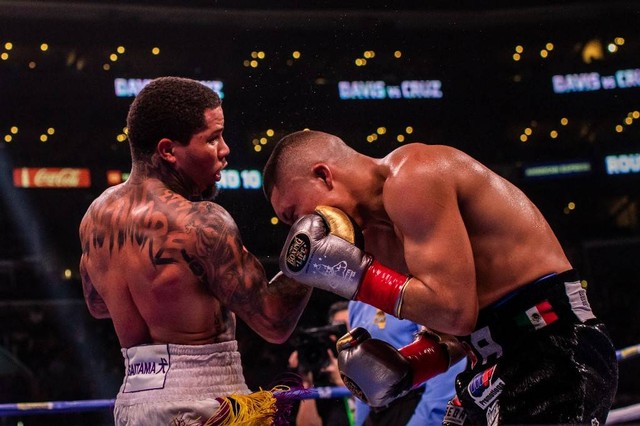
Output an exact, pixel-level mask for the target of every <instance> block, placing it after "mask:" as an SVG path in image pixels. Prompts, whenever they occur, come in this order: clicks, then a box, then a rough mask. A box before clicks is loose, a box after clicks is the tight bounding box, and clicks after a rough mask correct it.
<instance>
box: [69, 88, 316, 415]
mask: <svg viewBox="0 0 640 426" xmlns="http://www.w3.org/2000/svg"><path fill="white" fill-rule="evenodd" d="M127 126H128V136H129V143H130V148H131V156H132V169H131V175H130V177H129V179H128V180H127V181H126V182H124V183H122V184H120V185H118V186H115V187H111V188H109V189H107V190H106V191H105V192H104V193H103V194H102V195H100V196H99V197H98V198H97V199H96V200H95V201H94V202H93V203H92V204H91V206H90V207H89V209H88V211H87V213H86V214H85V216H84V218H83V220H82V223H81V225H80V240H81V244H82V258H81V261H80V272H81V275H82V284H83V290H84V295H85V299H86V302H87V306H88V308H89V311H90V312H91V314H92V315H93V316H94V317H96V318H110V319H111V320H112V321H113V325H114V327H115V331H116V334H117V336H118V339H119V341H120V344H121V346H122V354H123V356H124V362H125V378H124V381H123V384H122V386H121V388H120V392H119V393H118V396H117V399H116V405H115V410H114V415H115V421H116V425H147V424H148V425H161V424H164V425H169V424H171V423H172V422H177V421H178V420H179V421H180V422H181V423H180V424H189V425H192V424H199V423H200V422H201V423H204V422H206V420H207V419H208V418H210V417H211V416H213V415H214V414H215V412H216V410H217V408H218V406H219V404H218V402H216V398H217V397H223V396H227V395H230V394H233V393H236V394H246V393H249V390H248V388H247V386H246V384H245V380H244V376H243V372H242V367H241V363H240V354H239V353H238V351H237V342H236V340H235V321H236V315H237V316H238V317H239V318H241V319H242V320H243V321H245V322H246V323H247V324H248V325H249V326H250V327H251V328H252V329H253V330H254V331H255V332H256V333H258V334H259V335H260V336H262V337H263V338H264V339H266V340H267V341H269V342H275V343H281V342H284V341H285V340H286V339H287V338H288V337H289V335H290V334H291V332H292V331H293V330H294V328H295V326H296V324H297V322H298V319H299V317H300V315H301V313H302V311H303V309H304V307H305V306H306V303H307V301H308V300H309V296H310V294H311V289H310V288H309V287H307V286H301V285H299V284H297V283H296V282H295V281H293V280H291V279H289V278H286V277H285V276H283V275H282V274H278V275H276V277H275V278H274V279H273V280H271V282H269V281H268V280H267V277H266V276H265V271H264V269H263V267H262V265H261V264H260V263H259V262H258V260H257V259H256V257H255V256H253V255H252V254H251V253H249V252H248V251H247V250H246V249H245V247H244V246H243V243H242V240H241V238H240V233H239V230H238V227H237V225H236V223H235V222H234V220H233V218H232V217H231V216H230V215H229V213H228V212H227V211H226V210H225V209H224V208H222V207H221V206H220V205H218V204H216V203H214V202H213V201H212V200H213V197H214V195H215V189H216V182H217V181H219V180H220V173H221V171H222V169H224V168H225V167H226V165H227V156H228V154H229V151H230V149H229V146H228V145H227V144H226V142H225V140H224V138H223V131H224V114H223V110H222V106H221V101H220V98H219V97H218V95H217V94H216V93H215V92H213V91H212V90H210V89H209V88H207V87H205V86H204V85H202V84H201V83H199V82H197V81H194V80H189V79H184V78H177V77H163V78H158V79H156V80H153V81H152V82H150V83H149V84H148V85H147V86H146V87H145V88H144V89H143V90H142V91H141V92H140V93H139V95H138V96H137V97H136V99H135V100H134V101H133V103H132V105H131V107H130V110H129V114H128V117H127Z"/></svg>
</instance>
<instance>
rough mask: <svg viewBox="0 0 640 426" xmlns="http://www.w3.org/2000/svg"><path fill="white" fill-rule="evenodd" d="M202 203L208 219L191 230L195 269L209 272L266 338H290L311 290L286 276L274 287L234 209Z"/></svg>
mask: <svg viewBox="0 0 640 426" xmlns="http://www.w3.org/2000/svg"><path fill="white" fill-rule="evenodd" d="M197 204H198V207H197V208H198V209H199V210H200V212H199V213H200V214H201V217H205V218H206V219H205V220H203V221H202V222H201V224H200V225H198V224H196V223H194V224H193V228H192V229H191V232H195V233H196V235H192V237H196V238H197V240H196V253H194V255H190V254H189V258H190V260H188V262H189V264H190V268H191V271H192V272H193V273H195V274H204V276H203V275H201V279H203V280H204V281H205V282H206V284H207V285H208V287H209V289H210V290H211V291H212V292H213V293H214V294H215V295H216V297H217V298H218V299H219V300H220V301H221V302H222V303H223V304H224V305H225V306H226V307H227V308H228V309H230V310H231V311H233V312H235V314H236V315H237V316H238V317H240V318H241V319H242V320H243V321H244V322H246V323H247V324H248V325H249V326H250V327H251V328H252V329H253V330H254V331H255V332H256V333H258V334H259V335H261V336H262V337H263V338H264V339H265V340H267V341H270V342H273V343H282V342H284V341H285V340H286V339H287V338H288V337H289V336H290V335H291V333H292V332H293V330H294V329H295V326H296V324H297V323H298V320H299V318H300V315H301V314H302V311H303V310H304V308H305V306H306V304H307V302H308V300H309V297H310V295H311V288H310V287H307V286H302V285H300V284H298V283H296V282H295V281H293V280H290V279H288V278H286V277H284V276H280V275H279V276H278V277H277V278H276V279H275V280H274V282H273V283H272V284H271V285H269V283H268V280H267V278H266V275H265V271H264V268H263V267H262V265H261V264H260V262H259V261H258V259H257V258H256V257H255V256H254V255H252V254H251V253H249V251H248V250H247V249H246V248H245V247H244V246H243V244H242V241H241V238H240V233H239V230H238V227H237V225H236V223H235V221H234V220H233V219H232V218H231V216H230V215H229V213H228V212H227V211H226V210H224V209H223V208H222V207H220V206H218V205H217V204H214V203H197ZM202 213H204V214H203V215H202ZM185 260H187V257H185Z"/></svg>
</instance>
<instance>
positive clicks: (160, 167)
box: [129, 155, 215, 201]
mask: <svg viewBox="0 0 640 426" xmlns="http://www.w3.org/2000/svg"><path fill="white" fill-rule="evenodd" d="M148 178H156V179H158V180H160V181H161V182H162V183H163V184H164V185H165V186H166V187H167V188H169V189H170V190H171V191H173V192H175V193H177V194H180V195H182V196H183V197H185V198H186V199H188V200H191V201H203V200H213V198H214V197H215V191H214V187H211V188H208V189H207V190H205V191H204V192H199V191H198V189H197V188H196V185H195V184H194V183H193V182H192V181H191V180H190V179H188V178H186V177H185V176H183V175H181V174H180V173H178V172H177V171H176V170H175V169H174V168H173V167H171V166H170V165H169V164H168V163H166V162H165V161H163V160H162V159H160V158H159V157H158V156H157V155H153V156H152V157H151V159H150V160H149V161H145V160H136V161H134V162H133V167H132V171H131V176H130V178H129V179H131V182H132V183H142V182H143V181H144V180H146V179H148Z"/></svg>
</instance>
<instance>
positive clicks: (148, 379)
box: [123, 345, 171, 393]
mask: <svg viewBox="0 0 640 426" xmlns="http://www.w3.org/2000/svg"><path fill="white" fill-rule="evenodd" d="M124 367H125V382H124V389H123V392H124V393H130V392H141V391H147V390H152V389H162V388H164V383H165V380H166V378H167V373H168V372H169V368H170V367H171V358H170V357H169V346H168V345H146V346H136V347H133V348H129V349H127V353H126V356H125V360H124Z"/></svg>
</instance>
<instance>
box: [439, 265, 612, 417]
mask: <svg viewBox="0 0 640 426" xmlns="http://www.w3.org/2000/svg"><path fill="white" fill-rule="evenodd" d="M460 340H462V341H463V342H464V344H465V345H466V346H467V347H468V348H469V349H470V352H472V354H473V355H470V358H472V359H471V361H472V362H470V363H469V367H468V368H467V370H465V371H464V372H463V373H461V374H459V375H458V376H457V378H456V394H457V395H456V397H455V398H454V399H453V400H452V401H450V402H449V405H448V407H447V412H446V415H445V418H444V421H443V424H445V425H463V424H464V425H468V424H488V425H499V424H561V423H562V424H569V423H583V424H591V425H596V424H604V423H605V420H606V418H607V414H608V412H609V409H610V407H611V404H612V403H613V397H614V395H615V391H616V388H617V384H618V364H617V361H616V355H615V349H614V347H613V344H612V342H611V340H610V338H609V336H608V334H607V331H606V329H605V327H604V325H603V324H602V323H601V322H600V321H599V320H598V319H597V318H596V317H595V316H594V315H593V312H592V311H591V307H590V306H589V301H588V300H587V294H586V290H585V289H584V288H583V287H582V285H581V282H580V279H579V278H578V275H577V273H576V272H575V271H574V270H570V271H566V272H563V273H560V274H552V275H548V276H545V277H542V278H540V279H538V280H536V281H535V282H533V283H530V284H528V285H525V286H523V287H521V288H520V289H517V290H515V291H514V292H512V293H510V294H508V295H506V296H505V297H503V298H502V299H500V300H498V301H497V302H495V303H493V304H492V305H490V306H488V307H486V308H483V309H481V310H480V313H479V315H478V322H477V325H476V330H475V331H474V332H473V333H471V335H469V336H464V337H460Z"/></svg>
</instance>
